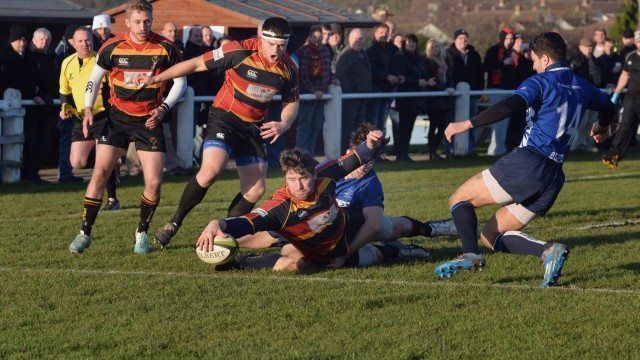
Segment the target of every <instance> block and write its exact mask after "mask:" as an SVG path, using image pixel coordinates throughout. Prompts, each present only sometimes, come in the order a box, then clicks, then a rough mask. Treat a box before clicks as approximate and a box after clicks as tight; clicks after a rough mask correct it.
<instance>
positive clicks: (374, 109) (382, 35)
mask: <svg viewBox="0 0 640 360" xmlns="http://www.w3.org/2000/svg"><path fill="white" fill-rule="evenodd" d="M373 38H374V41H373V43H372V44H371V46H369V48H368V49H367V50H366V53H367V56H368V57H369V62H370V64H371V78H372V85H373V88H372V91H373V92H379V93H384V92H390V91H391V90H393V86H394V85H396V84H397V83H398V78H397V77H396V76H394V75H392V74H391V73H390V72H389V71H390V70H391V59H393V56H394V55H395V54H396V53H397V52H398V48H397V47H395V46H393V44H391V43H389V42H388V39H389V26H388V25H387V24H385V23H380V24H378V25H376V27H374V29H373ZM389 104H390V99H388V98H381V99H371V100H369V101H368V104H367V120H369V121H371V122H372V123H373V125H374V126H375V127H376V128H377V129H383V130H384V129H385V128H386V126H385V120H386V118H387V113H388V111H389ZM349 133H351V131H349Z"/></svg>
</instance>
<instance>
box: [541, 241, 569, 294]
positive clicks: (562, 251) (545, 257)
mask: <svg viewBox="0 0 640 360" xmlns="http://www.w3.org/2000/svg"><path fill="white" fill-rule="evenodd" d="M568 256H569V247H568V246H567V245H563V244H558V243H556V244H553V246H551V247H550V248H548V249H547V250H545V251H544V253H543V254H542V261H543V263H544V281H543V282H542V284H541V285H540V287H541V288H546V287H549V286H553V285H555V284H556V283H557V282H558V279H559V278H560V276H561V275H562V267H563V266H564V263H565V261H567V257H568Z"/></svg>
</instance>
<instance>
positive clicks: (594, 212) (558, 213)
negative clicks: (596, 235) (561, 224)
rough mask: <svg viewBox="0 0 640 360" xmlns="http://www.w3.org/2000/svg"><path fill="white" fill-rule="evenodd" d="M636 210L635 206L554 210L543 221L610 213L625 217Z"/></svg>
mask: <svg viewBox="0 0 640 360" xmlns="http://www.w3.org/2000/svg"><path fill="white" fill-rule="evenodd" d="M638 210H639V209H638V207H637V206H628V207H610V208H605V209H598V210H561V211H555V210H554V211H551V212H550V213H548V214H547V215H545V219H557V218H563V217H569V216H575V215H580V216H585V215H586V216H597V215H600V214H602V213H611V212H619V213H623V214H625V216H627V215H628V214H631V213H634V212H636V211H638Z"/></svg>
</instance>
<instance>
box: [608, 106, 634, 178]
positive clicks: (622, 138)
mask: <svg viewBox="0 0 640 360" xmlns="http://www.w3.org/2000/svg"><path fill="white" fill-rule="evenodd" d="M639 121H640V102H638V101H635V100H633V99H632V97H631V96H627V97H626V98H625V102H624V112H623V113H622V121H621V123H620V127H618V130H617V131H616V134H615V137H614V138H613V142H612V144H611V149H610V150H609V152H608V153H607V154H606V155H604V156H603V157H602V162H603V163H604V164H605V166H607V167H609V168H615V167H617V166H618V162H619V161H620V160H622V159H623V158H624V156H625V155H626V152H627V149H628V148H629V144H630V143H631V140H632V138H633V137H634V136H636V131H637V129H638V122H639Z"/></svg>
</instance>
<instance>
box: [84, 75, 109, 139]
mask: <svg viewBox="0 0 640 360" xmlns="http://www.w3.org/2000/svg"><path fill="white" fill-rule="evenodd" d="M106 73H107V70H105V69H104V68H102V67H100V65H98V64H95V65H94V66H93V70H92V71H91V76H89V81H88V82H87V88H86V91H85V94H84V119H83V120H82V132H83V133H84V136H85V137H88V136H89V126H90V125H93V105H94V104H95V102H96V98H97V97H98V93H99V92H100V86H102V78H103V77H104V75H105V74H106Z"/></svg>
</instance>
